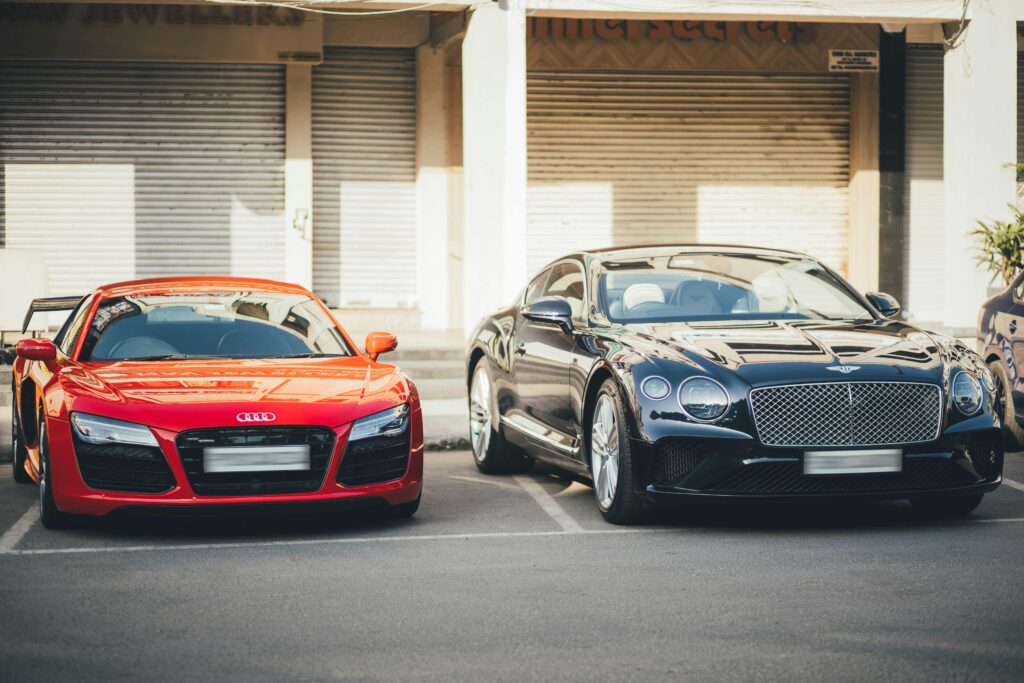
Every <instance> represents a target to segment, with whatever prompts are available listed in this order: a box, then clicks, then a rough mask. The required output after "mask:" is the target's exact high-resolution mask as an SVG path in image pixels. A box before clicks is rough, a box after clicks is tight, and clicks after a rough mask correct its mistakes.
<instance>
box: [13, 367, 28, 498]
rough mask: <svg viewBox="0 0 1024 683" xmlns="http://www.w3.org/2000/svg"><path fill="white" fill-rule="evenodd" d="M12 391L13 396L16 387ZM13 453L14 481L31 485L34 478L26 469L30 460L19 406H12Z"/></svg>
mask: <svg viewBox="0 0 1024 683" xmlns="http://www.w3.org/2000/svg"><path fill="white" fill-rule="evenodd" d="M11 389H12V391H11V395H12V396H13V395H14V392H13V389H14V387H11ZM11 451H12V453H13V458H12V459H11V467H13V468H14V481H16V482H18V483H19V484H28V483H31V481H32V477H30V476H29V475H28V471H27V470H26V469H25V462H26V461H27V460H28V449H26V448H25V442H24V440H23V439H22V438H21V426H20V425H19V424H18V407H17V406H11Z"/></svg>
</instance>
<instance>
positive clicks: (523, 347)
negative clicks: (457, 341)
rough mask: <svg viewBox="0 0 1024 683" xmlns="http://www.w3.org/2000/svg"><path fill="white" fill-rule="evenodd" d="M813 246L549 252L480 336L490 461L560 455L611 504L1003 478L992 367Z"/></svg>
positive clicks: (950, 486)
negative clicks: (816, 255)
mask: <svg viewBox="0 0 1024 683" xmlns="http://www.w3.org/2000/svg"><path fill="white" fill-rule="evenodd" d="M898 313H899V304H898V303H896V301H895V300H894V299H893V298H892V297H890V296H887V295H885V294H868V295H866V296H862V295H861V294H859V293H858V292H856V291H855V290H854V289H853V288H852V287H851V286H850V284H849V283H847V282H846V281H845V280H843V279H842V278H841V277H840V276H839V275H837V274H836V273H835V272H833V271H832V270H830V269H829V268H828V267H826V266H824V265H823V264H822V263H820V262H818V261H816V260H815V259H813V258H810V257H808V256H806V255H803V254H799V253H796V252H790V251H782V250H769V249H756V248H749V247H734V246H710V245H690V246H643V247H622V248H613V249H606V250H599V251H588V252H579V253H574V254H570V255H568V256H566V257H564V258H561V259H558V260H557V261H554V262H553V263H551V264H549V265H548V266H546V267H545V268H543V269H542V270H541V271H540V273H539V274H538V275H537V276H536V277H534V278H533V279H532V280H531V281H530V283H529V285H528V286H527V287H526V288H525V289H524V290H523V292H522V293H521V294H520V295H519V296H518V297H517V298H516V300H515V301H514V302H512V304H511V305H509V306H508V307H507V308H503V309H501V310H499V311H496V312H495V313H493V314H492V315H490V316H489V317H487V318H485V319H484V320H483V321H482V322H481V323H480V325H479V326H478V327H477V329H476V330H475V331H474V333H473V335H472V338H471V341H470V346H469V350H468V352H467V383H468V386H469V407H470V432H471V437H472V443H473V455H474V458H475V460H476V464H477V467H479V468H480V470H481V471H482V472H485V473H488V474H497V473H508V472H523V471H525V470H527V469H528V468H529V467H530V466H531V465H532V464H533V461H534V459H540V460H544V461H546V462H549V463H552V464H554V465H556V466H558V467H560V468H563V469H565V470H567V471H569V472H570V473H572V474H573V475H575V476H577V477H580V478H583V479H586V480H589V481H591V482H593V486H594V494H595V497H596V498H597V504H598V506H599V507H600V509H601V512H602V513H603V514H604V516H605V518H606V519H607V520H608V521H610V522H615V523H633V522H638V521H641V520H642V519H644V518H645V517H646V512H647V510H648V509H649V508H651V507H653V506H656V505H658V504H671V503H674V502H678V501H685V500H694V499H701V500H750V499H762V500H763V499H781V498H788V499H798V498H799V499H811V498H818V499H822V498H828V499H836V498H852V497H858V498H865V497H866V498H889V499H910V500H911V501H912V502H913V504H914V505H915V507H918V508H920V509H922V510H926V511H929V512H938V513H958V514H966V513H968V512H970V511H971V510H973V509H974V508H975V507H977V506H978V504H979V503H980V502H981V499H982V496H983V495H984V494H985V493H986V492H988V491H991V490H993V489H994V488H995V487H996V486H998V485H999V483H1000V481H1001V480H1002V465H1003V442H1002V439H1001V437H1000V431H999V429H1000V423H999V417H998V415H997V413H996V412H995V411H994V401H993V396H994V393H995V392H994V387H995V384H994V380H993V377H992V374H991V373H990V371H989V370H988V368H987V367H986V366H985V363H984V362H983V361H982V359H981V357H979V356H978V355H977V354H976V353H975V352H974V351H972V350H970V349H969V348H968V347H966V346H965V345H964V344H962V343H961V342H959V341H957V340H955V339H952V338H948V337H943V336H940V335H936V334H934V333H930V332H925V331H923V330H920V329H918V328H916V327H913V326H911V325H908V324H906V323H903V322H900V321H899V320H896V319H894V318H895V316H897V315H898Z"/></svg>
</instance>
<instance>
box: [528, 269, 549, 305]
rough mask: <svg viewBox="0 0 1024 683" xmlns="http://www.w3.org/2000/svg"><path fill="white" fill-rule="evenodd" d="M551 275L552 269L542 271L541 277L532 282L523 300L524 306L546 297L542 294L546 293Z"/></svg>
mask: <svg viewBox="0 0 1024 683" xmlns="http://www.w3.org/2000/svg"><path fill="white" fill-rule="evenodd" d="M549 275H551V269H550V268H549V269H547V270H544V271H542V272H541V274H540V275H538V276H537V277H535V278H533V280H531V281H530V285H529V286H528V287H527V288H526V296H525V297H524V298H523V303H524V304H532V303H533V302H534V301H536V300H537V299H539V298H541V297H542V296H544V295H543V293H542V292H543V291H544V284H545V283H546V282H547V281H548V276H549Z"/></svg>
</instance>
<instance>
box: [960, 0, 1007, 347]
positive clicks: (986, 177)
mask: <svg viewBox="0 0 1024 683" xmlns="http://www.w3.org/2000/svg"><path fill="white" fill-rule="evenodd" d="M1016 2H1017V0H987V1H986V2H974V3H971V10H972V19H971V22H970V24H969V25H968V27H967V29H966V31H965V32H964V34H963V35H962V36H961V38H960V44H959V45H958V46H957V47H956V48H955V49H952V50H947V51H946V56H945V67H944V81H943V88H944V91H943V98H944V102H943V116H944V123H943V173H944V178H943V181H944V182H943V187H944V190H943V192H944V198H945V219H946V222H945V235H944V239H945V254H946V255H945V286H946V290H945V301H944V306H945V314H944V320H943V322H944V323H945V324H946V325H947V326H951V327H974V326H975V325H976V324H977V319H978V307H979V305H980V304H981V302H982V301H984V300H985V298H986V289H987V287H988V284H989V281H990V280H991V275H990V274H989V273H988V272H986V271H983V270H982V269H981V268H980V267H979V266H978V265H977V264H976V263H975V260H974V255H975V249H976V246H977V242H976V240H975V239H974V238H972V237H971V236H970V235H969V234H968V233H970V231H971V230H973V229H974V228H975V227H976V221H978V220H979V219H981V220H985V221H989V220H992V219H1006V218H1008V217H1009V216H1010V210H1009V208H1008V207H1007V205H1008V204H1011V203H1013V202H1014V201H1015V199H1016V173H1015V170H1014V168H1013V166H1012V164H1014V163H1015V162H1016V160H1017V158H1016V157H1017V128H1016V125H1017V26H1016V23H1015V21H1014V17H1013V13H1014V12H1015V10H1014V8H1013V5H1014V3H1016Z"/></svg>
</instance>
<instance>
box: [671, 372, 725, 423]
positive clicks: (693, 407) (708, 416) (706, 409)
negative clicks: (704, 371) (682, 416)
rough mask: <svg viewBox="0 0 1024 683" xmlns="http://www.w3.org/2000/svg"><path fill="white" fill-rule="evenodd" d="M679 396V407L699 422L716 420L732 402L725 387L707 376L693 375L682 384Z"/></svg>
mask: <svg viewBox="0 0 1024 683" xmlns="http://www.w3.org/2000/svg"><path fill="white" fill-rule="evenodd" d="M678 397H679V407H680V408H682V410H683V412H684V413H686V415H687V416H689V417H691V418H693V419H694V420H697V421H698V422H714V421H715V420H717V419H718V418H720V417H722V416H723V415H725V412H726V411H727V410H729V406H730V405H731V403H732V401H731V400H730V399H729V392H727V391H726V390H725V387H723V386H722V385H721V384H719V383H718V382H716V381H715V380H713V379H708V378H707V377H691V378H690V379H688V380H686V381H685V382H683V383H682V384H680V385H679V394H678Z"/></svg>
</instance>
